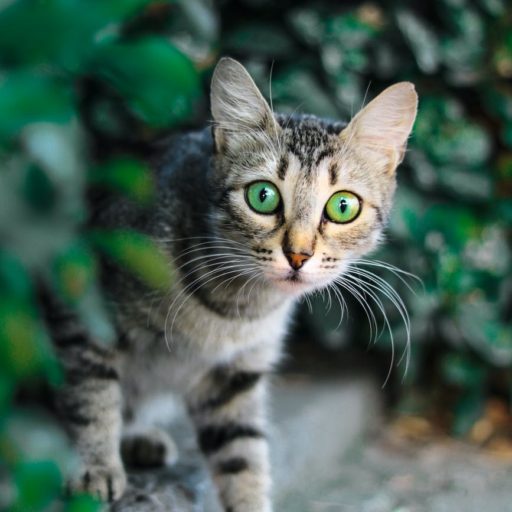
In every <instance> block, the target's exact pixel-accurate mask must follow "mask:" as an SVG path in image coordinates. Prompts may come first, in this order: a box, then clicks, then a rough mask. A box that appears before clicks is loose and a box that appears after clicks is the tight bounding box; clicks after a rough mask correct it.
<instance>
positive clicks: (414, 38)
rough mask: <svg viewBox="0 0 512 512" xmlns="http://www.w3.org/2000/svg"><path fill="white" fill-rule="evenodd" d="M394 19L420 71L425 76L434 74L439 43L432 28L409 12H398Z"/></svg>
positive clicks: (438, 62)
mask: <svg viewBox="0 0 512 512" xmlns="http://www.w3.org/2000/svg"><path fill="white" fill-rule="evenodd" d="M396 19H397V23H398V27H399V29H400V31H401V32H402V35H403V36H404V38H405V40H406V41H407V43H408V44H409V46H410V48H411V50H412V52H413V54H414V56H415V57H416V63H417V64H418V67H419V68H420V69H421V71H423V72H424V73H426V74H431V73H434V72H436V71H437V69H438V67H439V64H440V60H441V55H440V49H439V42H438V40H437V37H436V35H435V33H434V32H433V30H432V28H430V27H429V26H428V25H427V24H426V22H425V21H424V20H423V19H422V18H420V17H418V16H416V14H415V13H414V12H413V11H410V10H405V9H402V10H399V11H398V12H397V14H396Z"/></svg>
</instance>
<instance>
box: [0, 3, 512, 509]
mask: <svg viewBox="0 0 512 512" xmlns="http://www.w3.org/2000/svg"><path fill="white" fill-rule="evenodd" d="M511 34H512V7H511V6H510V3H509V2H506V1H505V0H472V1H470V0H457V1H455V0H434V1H432V2H423V3H419V2H415V3H413V2H405V1H402V0H386V1H384V0H383V1H374V2H369V3H363V2H343V3H341V2H334V1H328V0H319V1H316V2H311V1H304V0H296V1H291V0H284V1H282V2H279V3H277V2H272V1H270V0H222V1H219V2H217V3H213V1H208V0H87V1H85V0H0V113H1V115H0V162H1V166H0V509H9V510H13V511H28V510H31V511H43V510H52V511H57V510H59V511H61V510H62V511H68V512H93V511H96V510H99V504H98V503H96V502H95V501H94V500H92V499H90V498H88V497H85V496H77V497H73V498H64V497H62V496H61V487H62V481H63V479H64V477H65V474H66V473H67V472H68V471H69V470H70V469H71V468H72V467H73V465H74V463H75V461H74V456H73V453H72V450H71V449H70V448H69V446H68V445H67V441H66V437H65V436H64V434H63V432H62V431H61V430H60V428H59V427H58V426H57V425H56V424H55V422H54V420H53V419H52V418H51V417H48V416H46V415H45V414H44V413H42V412H38V411H36V410H34V409H33V408H28V407H25V408H23V407H22V406H21V405H19V401H18V400H16V397H17V396H18V395H19V393H20V391H21V389H22V388H23V387H29V388H38V387H39V385H40V383H41V382H44V383H46V384H49V385H50V386H58V385H59V383H60V382H61V381H62V374H61V370H60V367H59V365H58V362H57V361H56V360H55V357H54V355H53V352H52V349H51V344H50V341H49V335H48V333H47V331H46V329H45V324H44V320H43V318H42V304H41V302H40V300H41V299H40V295H39V293H38V290H39V289H40V287H41V286H44V287H47V288H49V289H51V290H52V291H53V293H55V294H56V295H57V296H58V297H59V298H60V299H61V300H62V301H63V302H64V303H65V304H67V305H69V306H70V307H71V308H73V309H74V310H75V311H76V312H77V314H78V315H79V316H80V318H81V319H82V321H83V323H84V325H85V326H87V328H88V329H89V330H90V332H91V335H92V336H93V337H94V338H95V339H96V340H97V341H98V343H109V342H111V341H112V340H113V329H112V326H111V324H110V321H109V317H108V311H107V310H106V308H105V304H104V301H103V299H102V293H101V288H100V285H99V277H98V275H99V268H100V264H99V262H100V258H109V259H111V260H113V261H115V262H116V263H118V264H121V265H124V266H126V267H127V268H128V269H130V270H131V271H132V272H133V273H134V274H135V275H137V276H138V277H139V278H140V279H142V280H143V281H145V282H146V283H148V284H149V285H150V286H155V285H156V286H160V285H161V284H162V283H165V282H169V280H170V279H172V275H171V272H170V271H169V269H168V268H167V266H166V264H165V261H164V260H163V259H162V256H161V255H160V254H159V252H158V249H157V248H155V247H154V246H153V244H152V242H151V241H150V240H148V239H147V238H146V237H144V236H143V235H141V234H139V233H134V232H130V231H110V232H109V231H98V230H91V229H89V228H88V220H89V215H90V213H89V210H88V202H87V194H88V193H89V192H90V191H91V190H92V189H94V190H98V189H100V190H103V191H106V192H108V193H112V192H114V193H118V194H123V195H125V196H126V197H128V198H129V199H130V200H132V201H134V202H135V203H140V204H143V205H147V204H149V203H150V202H151V201H152V199H153V196H154V188H153V181H152V178H151V175H150V172H149V170H148V169H147V167H146V165H145V163H144V159H143V156H144V148H145V143H146V142H147V141H151V140H152V139H154V138H155V137H156V136H157V135H160V134H162V133H164V132H166V131H168V130H176V129H182V128H184V127H186V126H196V125H200V124H203V123H204V121H205V119H206V118H207V116H208V114H207V103H206V100H205V97H206V95H205V91H206V90H207V82H208V79H209V76H210V73H211V69H212V67H213V65H214V64H215V62H216V60H217V58H218V57H219V56H220V55H222V54H230V55H232V56H234V57H236V58H239V59H240V60H241V61H242V62H243V63H244V64H245V65H246V66H247V67H248V68H249V70H250V72H251V73H252V74H253V76H254V77H255V78H256V81H257V82H258V84H259V85H260V87H261V88H262V89H263V90H264V92H265V94H266V95H267V96H269V95H271V96H272V99H273V105H274V108H275V109H276V110H280V111H285V112H290V113H291V112H294V111H299V112H310V113H314V114H317V115H321V116H327V117H332V118H345V119H348V118H350V116H351V115H353V113H354V112H356V111H357V110H358V109H359V108H360V106H361V105H362V104H363V103H364V102H365V101H367V100H368V99H369V98H371V97H372V96H374V95H375V94H376V93H377V92H379V91H381V90H382V89H383V88H384V87H385V86H387V85H390V84H391V83H393V82H396V81H400V80H410V81H412V82H414V83H415V84H416V87H417V89H418V92H419V94H420V98H421V101H420V111H419V115H418V120H417V123H416V127H415V131H414V135H413V137H412V139H411V143H410V150H409V151H408V154H407V157H406V160H405V163H404V164H403V165H402V167H401V168H400V171H399V192H398V196H397V201H396V206H395V208H394V214H393V219H392V222H391V225H390V230H389V233H388V240H387V243H386V244H385V245H384V247H383V249H382V250H381V252H380V253H379V255H378V256H377V257H378V259H380V260H383V261H386V262H389V263H392V264H394V265H396V266H397V267H399V268H402V269H404V270H406V271H408V272H412V273H415V274H417V275H418V276H419V277H420V278H421V279H422V280H423V288H422V287H421V286H418V285H416V284H415V283H414V281H412V282H410V283H409V284H410V285H411V286H412V287H413V289H414V290H415V291H416V294H413V293H411V292H410V291H409V289H408V287H407V286H406V284H405V283H404V282H403V281H402V280H401V279H400V278H399V276H397V275H396V274H393V273H392V272H389V271H386V270H385V269H377V270H379V271H380V272H379V273H380V275H382V277H384V278H385V279H386V280H387V281H389V282H390V283H391V284H392V285H393V286H394V287H395V288H396V289H397V290H398V292H399V293H400V294H401V295H402V297H403V299H404V301H405V303H406V304H407V307H408V309H409V313H410V318H411V332H412V335H411V340H412V353H411V359H410V364H409V371H408V373H407V379H406V382H407V383H408V384H410V385H413V384H414V385H417V384H420V385H424V386H425V387H426V388H427V389H432V390H437V391H435V393H439V390H440V389H449V390H450V396H453V397H454V398H453V401H452V402H451V403H450V407H453V411H451V416H450V422H449V425H450V428H451V429H452V431H453V432H454V433H456V434H464V433H465V432H467V431H468V429H469V428H471V425H472V424H473V422H474V420H475V419H476V418H477V417H478V416H479V414H480V412H481V410H482V409H483V402H484V401H485V400H486V397H487V396H488V394H489V392H498V393H501V394H505V395H506V396H507V399H508V400H509V401H510V392H511V390H512V372H511V365H512V324H511V319H512V272H511V269H512V258H511V225H512V86H511V85H510V83H511V80H510V79H511V78H512V38H511ZM270 85H271V87H270ZM270 93H271V94H270ZM402 277H404V279H405V281H406V282H407V281H408V278H407V276H402ZM347 300H350V299H349V297H347ZM327 302H328V301H327ZM352 302H353V304H350V310H351V312H350V317H349V318H348V319H345V320H344V321H343V322H342V323H341V324H339V319H340V311H339V309H336V307H332V308H331V309H330V311H328V312H327V314H326V309H325V303H323V302H322V300H321V298H319V299H315V300H314V301H313V315H309V316H306V315H304V320H303V323H302V326H303V327H304V326H307V327H308V328H309V329H310V333H311V334H312V335H313V336H314V337H315V338H316V339H318V340H320V341H322V342H324V343H326V344H328V345H329V346H331V347H334V348H336V347H341V346H344V345H346V344H347V343H349V342H354V341H355V342H358V343H359V344H362V345H366V344H367V342H368V339H369V337H370V332H369V328H368V330H366V329H364V328H362V327H361V326H363V325H367V324H366V319H365V318H364V312H363V311H362V310H361V308H360V307H358V305H357V301H355V300H352ZM382 308H383V309H384V310H385V312H386V314H387V317H388V318H389V322H390V327H391V329H390V331H391V333H392V337H391V334H390V332H386V330H385V329H384V331H383V332H382V333H381V335H380V338H379V340H378V343H377V344H376V346H377V347H380V348H382V349H383V350H385V351H386V352H385V354H386V357H383V358H382V366H383V367H385V371H387V365H388V363H389V357H388V355H389V347H390V343H391V341H392V340H394V343H395V344H396V345H397V347H396V352H397V353H398V354H399V353H400V352H401V351H402V350H403V349H404V347H405V343H406V340H407V336H406V331H405V328H404V323H403V320H402V319H401V315H400V312H399V311H398V310H397V309H396V308H395V307H394V306H393V303H392V301H389V300H385V297H382ZM373 309H374V310H375V312H376V313H375V314H376V315H377V316H379V314H380V313H379V310H380V307H379V306H378V304H374V307H373ZM380 323H381V324H382V323H383V319H380ZM384 325H385V324H384ZM399 361H401V364H400V367H401V368H403V365H404V360H403V358H402V359H401V358H400V356H398V357H396V358H395V363H398V362H399ZM400 373H401V372H400V370H396V369H395V371H394V372H393V375H395V376H396V375H397V376H398V380H399V378H400ZM401 389H402V390H407V389H408V387H403V388H401ZM435 393H434V392H433V394H432V396H436V395H435ZM437 396H438V395H437ZM56 454H59V455H58V457H56Z"/></svg>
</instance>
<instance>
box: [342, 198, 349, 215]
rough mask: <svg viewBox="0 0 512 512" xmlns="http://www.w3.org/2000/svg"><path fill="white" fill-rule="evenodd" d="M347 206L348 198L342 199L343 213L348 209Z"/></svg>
mask: <svg viewBox="0 0 512 512" xmlns="http://www.w3.org/2000/svg"><path fill="white" fill-rule="evenodd" d="M347 206H348V204H347V200H346V199H342V200H341V201H340V211H341V213H345V210H346V209H347Z"/></svg>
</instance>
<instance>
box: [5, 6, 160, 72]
mask: <svg viewBox="0 0 512 512" xmlns="http://www.w3.org/2000/svg"><path fill="white" fill-rule="evenodd" d="M150 1H151V0H109V1H108V2H106V1H105V0H18V1H13V2H11V3H10V5H9V6H7V7H6V8H5V9H3V10H2V9H0V64H4V65H6V64H7V65H23V64H33V63H41V62H44V61H52V62H53V64H57V65H61V66H64V67H65V68H67V69H71V70H78V69H80V68H81V66H82V65H83V63H84V62H85V61H86V60H87V59H88V58H89V57H90V56H91V54H93V52H94V47H95V46H96V45H97V44H98V43H100V42H102V41H103V40H105V39H109V38H110V39H112V38H113V37H115V36H116V35H117V34H116V33H117V30H115V28H116V27H115V25H114V24H115V23H119V22H121V21H122V20H123V19H125V18H127V17H129V16H131V15H133V14H134V13H135V12H137V11H138V10H139V9H141V8H142V7H144V6H145V5H147V4H149V3H150ZM20 34H22V35H23V36H22V37H20Z"/></svg>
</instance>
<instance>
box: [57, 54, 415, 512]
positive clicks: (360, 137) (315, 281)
mask: <svg viewBox="0 0 512 512" xmlns="http://www.w3.org/2000/svg"><path fill="white" fill-rule="evenodd" d="M417 102H418V99H417V95H416V92H415V89H414V86H413V85H412V84H411V83H407V82H403V83H399V84H396V85H393V86H391V87H389V88H388V89H386V90H385V91H384V92H382V93H381V94H380V95H379V96H378V97H377V98H376V99H374V100H373V101H371V102H370V103H369V104H368V105H367V106H366V107H365V108H363V109H362V110H361V111H360V112H359V113H358V114H357V115H356V116H355V117H354V118H353V119H352V120H351V122H349V123H348V124H346V123H340V122H331V121H328V120H322V119H318V118H316V117H314V116H309V115H295V116H285V115H279V114H274V113H273V111H272V109H271V108H270V107H269V105H268V103H267V102H266V101H265V99H264V98H263V96H262V94H261V93H260V91H259V90H258V88H257V86H256V85H255V83H254V82H253V80H252V78H251V77H250V75H249V74H248V72H247V71H246V70H245V68H244V67H243V66H242V65H241V64H240V63H238V62H237V61H235V60H233V59H231V58H223V59H221V60H220V61H219V63H218V64H217V66H216V68H215V71H214V74H213V77H212V83H211V110H212V115H213V120H214V123H213V126H212V127H211V128H207V129H204V130H202V131H198V132H193V133H188V134H184V135H179V136H175V137H174V138H172V139H171V140H169V141H167V143H166V144H165V146H164V148H163V149H162V150H161V152H160V154H159V156H158V157H157V158H155V161H154V166H153V167H154V169H155V179H156V181H157V188H158V198H157V200H156V202H155V204H154V205H153V207H151V208H150V209H137V208H135V207H134V206H133V204H130V203H129V202H127V201H123V200H116V201H115V202H113V203H111V204H109V205H108V206H107V207H105V208H104V209H103V210H102V211H101V212H100V214H99V219H100V222H101V223H102V225H103V226H109V227H131V228H136V229H138V230H140V231H143V232H145V233H147V234H149V235H150V236H151V237H153V238H154V239H155V240H156V241H157V242H158V243H159V244H160V246H161V248H162V250H163V251H164V252H165V253H166V255H167V256H168V258H169V262H170V264H171V265H172V268H174V271H175V276H174V281H173V283H172V286H171V287H170V291H169V292H168V293H165V294H157V293H156V292H148V290H147V289H146V288H144V287H143V285H142V284H140V283H139V282H138V281H137V280H136V279H135V278H133V277H130V276H128V275H125V273H124V272H122V271H121V270H119V269H113V268H111V269H109V270H108V271H107V272H106V279H107V283H108V284H107V289H108V292H109V297H110V299H111V302H112V307H113V310H114V315H115V322H116V328H117V331H118V335H119V342H118V345H117V346H116V348H115V349H108V348H103V347H101V346H100V345H99V344H96V343H94V340H91V339H90V338H89V336H88V334H87V333H86V331H84V330H83V329H82V328H81V327H80V325H79V324H78V323H77V322H75V320H74V318H73V316H72V315H70V314H68V313H67V312H62V314H60V316H59V315H58V314H56V316H55V318H54V339H55V346H56V350H57V352H58V355H59V357H60V359H61V360H62V362H63V365H64V368H65V370H66V373H67V381H66V384H65V386H64V387H63V388H62V389H61V390H60V391H59V392H58V395H57V400H56V401H57V405H58V408H59V411H60V414H61V416H62V418H63V421H64V423H65V425H66V426H67V429H68V431H69V433H70V435H71V437H72V439H73V441H74V443H75V446H76V448H77V450H78V453H79V454H80V456H81V461H82V466H81V470H80V474H79V475H78V476H77V478H76V479H74V480H73V481H72V482H71V484H72V488H73V489H75V490H85V491H88V492H91V493H92V494H95V495H97V496H98V497H99V498H101V499H102V500H106V501H115V500H117V499H118V498H120V497H121V496H122V494H123V492H124V490H125V488H126V474H125V470H124V467H123V459H124V461H125V463H131V464H138V465H146V466H152V465H159V464H164V463H165V462H166V461H169V460H170V459H172V458H174V457H175V455H176V453H175V447H174V446H173V444H172V441H171V440H170V439H168V438H166V437H165V436H164V435H163V434H162V433H161V432H155V431H154V430H150V429H148V430H147V431H144V430H139V431H133V430H131V431H130V429H129V428H127V427H129V423H130V419H131V418H133V415H134V411H135V410H136V408H137V406H138V405H139V404H140V403H141V402H142V400H144V398H145V397H147V396H150V395H151V394H152V393H155V392H156V391H157V390H172V391H173V392H175V393H178V394H180V395H181V396H182V397H183V400H184V403H185V404H186V406H187V408H188V411H189V413H190V417H191V419H192V421H193V423H194V425H195V428H196V429H197V439H198V444H199V447H200V449H201V450H202V452H203V454H204V455H205V457H206V459H207V461H208V465H209V467H210V470H211V474H212V477H213V480H214V482H215V484H216V488H217V490H218V496H219V499H220V502H221V503H222V505H223V507H224V509H225V510H226V511H228V512H269V511H271V510H272V505H271V497H270V496H271V476H270V465H269V453H268V447H267V441H266V437H265V435H266V415H265V401H266V398H265V397H266V394H267V376H268V374H269V373H271V372H272V369H273V368H274V367H275V365H276V364H277V362H278V361H279V358H280V354H281V350H282V348H281V344H282V340H283V338H284V336H285V333H286V331H287V327H288V324H289V321H290V317H291V315H292V311H293V308H294V305H295V304H296V303H297V301H298V299H299V298H300V297H301V296H303V295H304V294H307V293H308V292H311V291H314V290H318V289H321V288H323V287H325V286H327V285H329V284H331V283H332V282H333V281H334V280H335V279H336V278H337V277H338V276H339V275H341V274H343V272H344V271H346V269H347V266H348V264H349V262H351V261H354V260H356V259H357V258H359V257H361V256H362V255H364V254H366V253H368V252H369V251H371V250H373V249H374V248H375V247H376V246H377V244H378V243H379V241H380V239H381V235H382V232H383V229H384V228H385V226H386V221H387V219H388V216H389V212H390V209H391V206H392V199H393V194H394V191H395V169H396V167H397V165H398V164H399V163H400V162H401V160H402V158H403V156H404V152H405V148H406V142H407V139H408V136H409V134H410V132H411V130H412V126H413V123H414V120H415V116H416V110H417ZM164 107H165V106H164V105H163V106H162V108H164ZM123 432H125V434H126V435H125V436H124V438H123ZM122 438H123V440H122ZM121 454H122V455H123V457H121Z"/></svg>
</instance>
